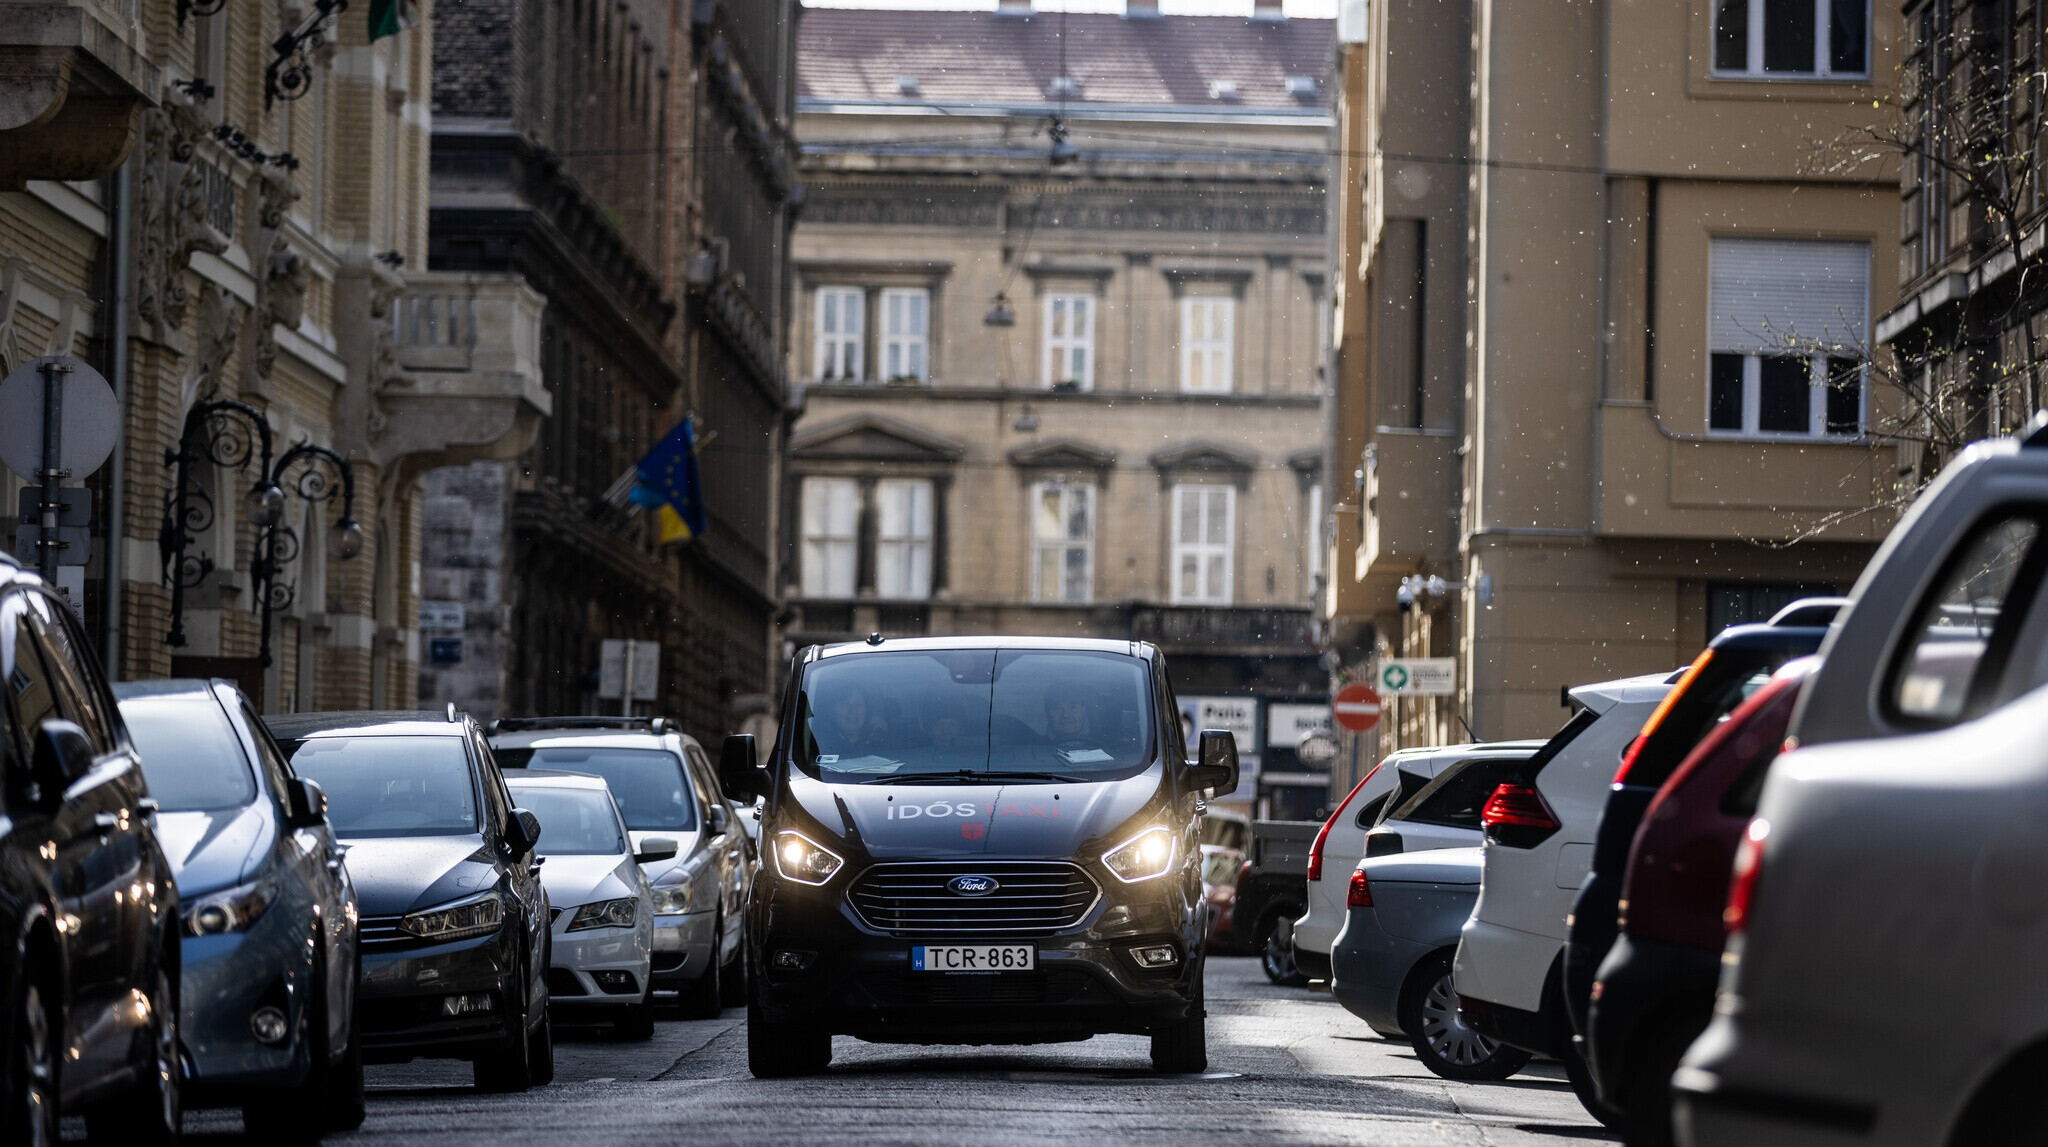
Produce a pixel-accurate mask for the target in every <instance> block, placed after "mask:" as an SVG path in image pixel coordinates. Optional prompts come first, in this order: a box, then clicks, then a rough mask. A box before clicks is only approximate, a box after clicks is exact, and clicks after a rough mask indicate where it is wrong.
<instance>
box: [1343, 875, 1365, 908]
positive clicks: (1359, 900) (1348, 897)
mask: <svg viewBox="0 0 2048 1147" xmlns="http://www.w3.org/2000/svg"><path fill="white" fill-rule="evenodd" d="M1344 907H1346V908H1370V907H1372V885H1371V884H1370V883H1369V882H1367V880H1366V879H1365V870H1364V869H1362V868H1354V869H1352V870H1351V887H1350V888H1348V889H1346V890H1345V892H1344Z"/></svg>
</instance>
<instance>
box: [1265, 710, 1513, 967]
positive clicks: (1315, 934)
mask: <svg viewBox="0 0 2048 1147" xmlns="http://www.w3.org/2000/svg"><path fill="white" fill-rule="evenodd" d="M1542 744H1543V742H1541V741H1495V742H1486V743H1478V744H1465V745H1442V746H1437V747H1432V748H1415V749H1400V750H1397V751H1395V752H1392V753H1388V754H1387V755H1386V756H1385V757H1382V758H1381V759H1380V763H1379V764H1377V765H1374V766H1373V767H1372V769H1371V771H1369V772H1367V773H1366V774H1365V777H1364V779H1363V780H1360V781H1359V782H1358V784H1357V785H1356V786H1354V787H1353V788H1352V790H1351V793H1350V795H1349V796H1346V797H1345V798H1344V800H1343V802H1342V803H1340V804H1338V806H1337V811H1335V812H1333V813H1331V814H1330V819H1328V820H1326V821H1324V822H1323V827H1322V830H1321V831H1320V832H1318V833H1317V834H1316V840H1315V843H1314V844H1312V845H1310V846H1309V851H1308V912H1307V913H1306V914H1304V915H1303V916H1302V917H1301V919H1299V920H1297V921H1295V922H1294V959H1295V965H1296V966H1297V967H1299V968H1300V969H1301V970H1302V972H1303V974H1305V975H1307V976H1308V977H1309V978H1310V979H1312V980H1327V979H1329V978H1330V951H1331V949H1332V948H1334V947H1335V946H1336V943H1337V933H1339V932H1341V931H1343V930H1344V922H1345V920H1346V919H1347V918H1348V917H1349V915H1350V909H1349V908H1347V907H1346V906H1345V892H1346V890H1347V889H1348V888H1349V887H1350V881H1351V871H1352V869H1354V868H1356V867H1358V862H1359V861H1360V860H1363V859H1364V858H1365V855H1366V851H1365V836H1366V833H1367V832H1368V831H1370V830H1371V829H1372V827H1373V826H1374V825H1375V824H1378V823H1379V822H1380V820H1381V819H1382V818H1383V817H1384V816H1385V815H1386V814H1387V813H1388V812H1389V811H1390V810H1392V809H1394V808H1396V807H1398V806H1400V805H1401V804H1402V803H1404V802H1406V801H1407V800H1408V799H1409V798H1410V797H1413V796H1414V795H1415V794H1416V793H1418V792H1420V791H1421V790H1422V789H1424V788H1426V787H1428V785H1429V784H1430V782H1432V781H1433V780H1435V779H1436V778H1437V777H1438V776H1441V775H1442V774H1443V773H1444V772H1445V771H1446V770H1448V769H1450V768H1451V767H1453V766H1454V765H1457V764H1459V763H1460V762H1462V761H1466V760H1471V759H1473V758H1477V757H1495V756H1503V755H1506V756H1514V755H1519V756H1522V757H1527V756H1528V755H1529V754H1530V753H1532V752H1534V751H1536V749H1537V748H1539V747H1541V746H1542ZM1473 843H1476V842H1475V841H1471V840H1458V841H1456V842H1455V843H1454V844H1450V845H1417V846H1416V847H1417V848H1442V847H1457V846H1458V845H1470V844H1473ZM1397 851H1398V850H1397ZM1408 851H1414V849H1409V850H1408ZM1326 876H1327V879H1326V878H1325V877H1326Z"/></svg>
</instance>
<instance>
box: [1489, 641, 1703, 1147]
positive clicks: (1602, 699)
mask: <svg viewBox="0 0 2048 1147" xmlns="http://www.w3.org/2000/svg"><path fill="white" fill-rule="evenodd" d="M1677 676H1678V675H1677V674H1676V673H1670V674H1656V675H1653V676H1648V677H1629V678H1625V679H1623V680H1620V681H1608V682H1604V683H1602V684H1598V685H1582V686H1580V687H1578V688H1576V689H1573V690H1571V691H1570V697H1571V702H1572V705H1573V707H1574V708H1575V709H1576V710H1577V712H1576V713H1575V714H1574V715H1573V717H1572V719H1571V720H1570V721H1568V722H1566V723H1565V726H1564V728H1562V729H1560V730H1558V732H1557V734H1556V735H1555V736H1553V737H1551V738H1550V740H1549V741H1548V742H1546V743H1545V744H1544V746H1543V747H1542V748H1541V749H1539V750H1537V752H1536V754H1535V755H1534V756H1532V757H1530V758H1529V761H1528V763H1527V764H1526V765H1524V766H1523V768H1522V770H1521V777H1520V778H1519V779H1518V781H1517V782H1516V783H1511V784H1503V785H1501V786H1500V787H1498V788H1497V789H1495V790H1494V792H1493V795H1492V797H1491V798H1489V799H1488V800H1487V802H1486V807H1485V809H1484V810H1483V811H1482V813H1481V814H1480V821H1481V823H1482V825H1483V826H1484V831H1485V833H1486V847H1485V858H1486V864H1485V873H1484V875H1483V876H1482V878H1481V881H1480V886H1479V902H1478V903H1477V904H1476V905H1474V906H1473V909H1472V918H1471V919H1470V920H1468V921H1466V922H1465V929H1464V932H1463V934H1462V935H1461V936H1460V938H1459V941H1458V957H1457V961H1456V964H1455V968H1454V971H1453V982H1454V983H1455V984H1456V986H1457V989H1458V1001H1459V1003H1458V1011H1459V1015H1460V1017H1461V1018H1462V1019H1464V1021H1465V1022H1466V1024H1467V1025H1468V1026H1470V1027H1472V1028H1473V1029H1474V1030H1476V1031H1478V1032H1480V1033H1481V1034H1483V1035H1486V1036H1488V1037H1489V1038H1492V1039H1496V1040H1499V1041H1500V1042H1502V1043H1506V1044H1512V1045H1514V1046H1515V1047H1519V1048H1521V1049H1523V1050H1525V1051H1532V1052H1536V1053H1537V1054H1539V1055H1549V1056H1555V1057H1557V1058H1558V1059H1560V1060H1562V1061H1563V1062H1564V1064H1565V1070H1566V1074H1567V1075H1569V1076H1570V1077H1571V1080H1572V1090H1573V1091H1575V1092H1577V1093H1578V1095H1579V1099H1580V1101H1581V1102H1584V1103H1585V1104H1586V1105H1587V1109H1588V1110H1590V1111H1592V1112H1593V1113H1594V1114H1595V1115H1596V1116H1597V1115H1604V1114H1607V1113H1606V1112H1604V1111H1603V1110H1602V1105H1598V1100H1597V1097H1596V1096H1595V1095H1594V1093H1593V1090H1592V1079H1591V1078H1590V1077H1589V1076H1588V1075H1587V1073H1586V1069H1585V1065H1584V1063H1583V1062H1582V1061H1581V1060H1580V1059H1579V1058H1578V1056H1577V1054H1576V1052H1575V1051H1574V1050H1573V1047H1572V1039H1571V1037H1572V1031H1571V1020H1570V1017H1569V1016H1568V1015H1567V1014H1566V1012H1565V1008H1564V991H1563V985H1562V982H1561V980H1562V974H1563V969H1562V963H1563V957H1564V943H1565V939H1566V937H1567V936H1568V935H1569V934H1570V928H1569V927H1568V926H1567V924H1566V917H1567V916H1568V915H1569V914H1570V913H1571V910H1572V901H1573V899H1574V898H1575V897H1577V896H1578V893H1579V882H1580V881H1581V880H1583V879H1584V878H1585V875H1586V872H1587V870H1588V869H1589V868H1590V867H1591V866H1592V863H1593V837H1594V833H1595V831H1596V830H1597V829H1598V828H1599V826H1600V813H1601V812H1602V810H1604V809H1605V808H1606V807H1607V790H1608V786H1610V785H1611V784H1612V783H1613V782H1614V772H1615V770H1616V769H1618V768H1620V767H1621V754H1622V752H1623V750H1625V749H1626V748H1627V747H1628V743H1629V742H1630V741H1632V740H1634V739H1635V735H1636V734H1637V733H1638V732H1640V731H1641V730H1642V727H1643V722H1644V721H1646V720H1648V719H1649V716H1650V713H1651V712H1652V711H1653V710H1655V709H1656V707H1657V704H1658V703H1659V702H1660V701H1662V700H1663V699H1664V695H1665V694H1666V693H1668V692H1670V689H1671V685H1672V683H1673V682H1674V681H1675V680H1676V679H1677Z"/></svg>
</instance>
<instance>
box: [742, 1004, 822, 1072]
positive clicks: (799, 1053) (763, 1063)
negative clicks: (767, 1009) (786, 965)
mask: <svg viewBox="0 0 2048 1147" xmlns="http://www.w3.org/2000/svg"><path fill="white" fill-rule="evenodd" d="M831 1062H832V1035H831V1033H830V1032H827V1031H826V1030H825V1029H824V1028H821V1027H816V1026H814V1025H811V1024H777V1023H769V1022H768V1021H767V1020H765V1019H763V1018H762V1016H761V1002H760V1001H759V1000H757V999H754V998H753V997H752V995H751V994H749V996H748V999H747V1070H748V1071H750V1072H752V1073H753V1074H754V1078H756V1079H786V1078H789V1077H790V1076H796V1075H816V1074H818V1073H819V1072H821V1071H824V1070H825V1068H826V1067H827V1066H829V1065H830V1064H831Z"/></svg>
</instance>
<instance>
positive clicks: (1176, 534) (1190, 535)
mask: <svg viewBox="0 0 2048 1147" xmlns="http://www.w3.org/2000/svg"><path fill="white" fill-rule="evenodd" d="M1236 495H1237V491H1236V490H1235V489H1234V488H1232V487H1229V486H1175V487H1174V488H1173V600H1174V602H1175V603H1176V604H1210V605H1229V604H1230V566H1231V560H1230V559H1231V552H1230V551H1231V545H1230V539H1231V527H1232V521H1231V518H1232V516H1233V513H1234V511H1235V509H1236V506H1235V505H1234V502H1235V499H1236Z"/></svg>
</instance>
